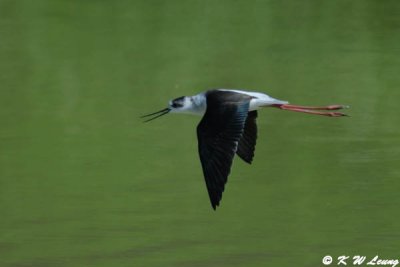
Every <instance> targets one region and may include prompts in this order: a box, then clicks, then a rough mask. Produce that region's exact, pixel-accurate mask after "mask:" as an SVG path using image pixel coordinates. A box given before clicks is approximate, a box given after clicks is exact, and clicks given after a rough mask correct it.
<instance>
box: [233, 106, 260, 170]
mask: <svg viewBox="0 0 400 267" xmlns="http://www.w3.org/2000/svg"><path fill="white" fill-rule="evenodd" d="M256 119H257V111H256V110H254V111H250V112H249V114H248V115H247V119H246V123H245V125H244V131H243V134H242V138H240V141H239V145H238V148H237V151H236V154H237V155H238V156H239V157H240V158H241V159H243V160H244V161H246V162H247V163H249V164H251V162H252V161H253V157H254V150H255V147H256V141H257V122H256Z"/></svg>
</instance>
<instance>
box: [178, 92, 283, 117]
mask: <svg viewBox="0 0 400 267" xmlns="http://www.w3.org/2000/svg"><path fill="white" fill-rule="evenodd" d="M217 90H218V91H229V92H234V93H238V94H243V95H248V96H251V97H252V99H251V100H250V104H249V105H250V106H249V111H253V110H257V109H259V108H260V107H267V106H271V105H274V104H287V103H288V102H287V101H283V100H279V99H275V98H272V97H270V96H269V95H266V94H263V93H259V92H248V91H242V90H231V89H217ZM206 93H207V92H202V93H200V94H197V95H194V96H189V97H185V98H184V100H183V101H184V103H183V107H180V108H179V109H171V112H175V113H187V114H195V115H200V116H203V115H204V113H205V111H206V109H207V98H206ZM171 105H172V102H170V106H171Z"/></svg>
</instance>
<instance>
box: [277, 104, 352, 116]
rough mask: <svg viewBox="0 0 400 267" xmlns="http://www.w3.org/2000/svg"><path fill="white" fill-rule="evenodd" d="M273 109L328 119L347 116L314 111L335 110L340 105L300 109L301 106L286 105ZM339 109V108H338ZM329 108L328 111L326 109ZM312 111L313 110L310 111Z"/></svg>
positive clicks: (339, 113) (338, 113)
mask: <svg viewBox="0 0 400 267" xmlns="http://www.w3.org/2000/svg"><path fill="white" fill-rule="evenodd" d="M274 107H277V108H280V109H284V110H290V111H295V112H303V113H307V114H314V115H322V116H329V117H342V116H347V115H346V114H344V113H341V112H321V111H314V110H335V109H340V108H342V107H343V106H340V105H332V106H327V107H302V106H295V105H288V104H283V105H274ZM338 107H340V108H338ZM327 108H330V109H327ZM310 109H314V110H310Z"/></svg>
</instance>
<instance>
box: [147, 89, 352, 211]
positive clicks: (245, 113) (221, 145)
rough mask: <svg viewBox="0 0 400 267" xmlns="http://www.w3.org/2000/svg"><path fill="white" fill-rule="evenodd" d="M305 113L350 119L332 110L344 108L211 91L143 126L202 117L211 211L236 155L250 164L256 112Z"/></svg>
mask: <svg viewBox="0 0 400 267" xmlns="http://www.w3.org/2000/svg"><path fill="white" fill-rule="evenodd" d="M267 107H273V108H279V109H282V110H288V111H295V112H303V113H307V114H314V115H322V116H328V117H342V116H347V115H346V114H344V113H341V112H336V111H333V110H340V109H343V108H348V106H345V105H329V106H299V105H290V104H289V102H288V101H283V100H279V99H275V98H273V97H270V96H269V95H267V94H264V93H260V92H252V91H246V90H238V89H211V90H207V91H205V92H201V93H199V94H197V95H193V96H181V97H178V98H175V99H173V100H170V101H169V103H168V107H166V108H164V109H162V110H159V111H157V112H153V113H150V114H146V115H143V116H141V118H145V119H144V122H149V121H152V120H154V119H156V118H159V117H161V116H164V115H166V114H168V113H186V114H194V115H200V116H202V118H201V120H200V122H199V124H198V126H197V139H198V153H199V157H200V162H201V166H202V169H203V174H204V180H205V183H206V187H207V191H208V196H209V199H210V203H211V207H212V208H213V209H214V210H216V208H217V206H219V205H220V202H221V199H222V194H223V192H224V190H225V184H226V183H227V180H228V176H229V174H230V172H231V167H232V162H233V158H234V157H235V155H237V156H239V158H241V159H242V160H243V161H245V162H246V163H248V164H251V163H252V161H253V158H254V152H255V147H256V141H257V135H258V133H257V122H256V120H257V117H258V113H257V111H258V110H259V109H261V108H267Z"/></svg>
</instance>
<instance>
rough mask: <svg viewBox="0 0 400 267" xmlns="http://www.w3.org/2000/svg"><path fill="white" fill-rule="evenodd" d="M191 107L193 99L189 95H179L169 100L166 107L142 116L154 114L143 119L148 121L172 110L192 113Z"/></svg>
mask: <svg viewBox="0 0 400 267" xmlns="http://www.w3.org/2000/svg"><path fill="white" fill-rule="evenodd" d="M192 109H193V101H192V99H191V97H189V96H181V97H178V98H175V99H172V100H171V101H169V103H168V107H167V108H164V109H162V110H159V111H157V112H154V113H150V114H147V115H144V116H142V118H145V117H150V116H154V117H152V118H150V119H148V120H146V121H145V122H148V121H151V120H154V119H156V118H158V117H161V116H163V115H165V114H168V113H170V112H172V113H192Z"/></svg>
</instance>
